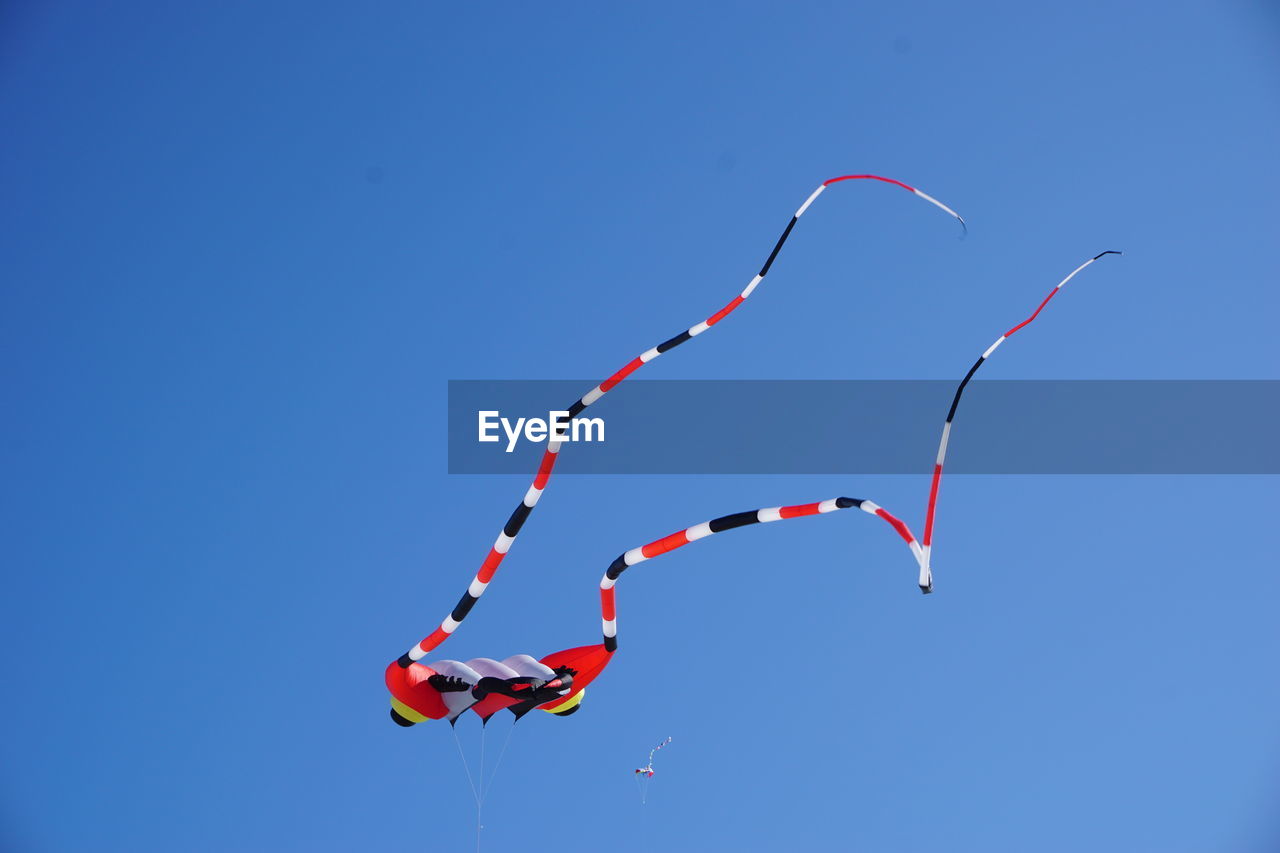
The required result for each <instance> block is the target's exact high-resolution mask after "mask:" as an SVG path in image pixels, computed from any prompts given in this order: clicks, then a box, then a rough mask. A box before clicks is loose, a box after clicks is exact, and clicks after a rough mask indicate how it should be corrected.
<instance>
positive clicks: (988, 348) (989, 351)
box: [982, 335, 1004, 358]
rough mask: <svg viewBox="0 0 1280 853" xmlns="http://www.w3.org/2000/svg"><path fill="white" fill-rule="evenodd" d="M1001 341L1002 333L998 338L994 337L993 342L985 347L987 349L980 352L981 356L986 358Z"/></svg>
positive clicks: (1002, 339) (1002, 341) (1002, 338)
mask: <svg viewBox="0 0 1280 853" xmlns="http://www.w3.org/2000/svg"><path fill="white" fill-rule="evenodd" d="M1002 343H1004V335H1001V336H1000V337H999V338H997V339H996V342H995V343H994V344H992V345H991V346H989V347H987V351H986V352H984V353H983V354H982V357H983V358H986V357H988V356H989V355H991V353H993V352H995V351H996V347H998V346H1000V345H1001V344H1002Z"/></svg>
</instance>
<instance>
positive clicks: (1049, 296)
mask: <svg viewBox="0 0 1280 853" xmlns="http://www.w3.org/2000/svg"><path fill="white" fill-rule="evenodd" d="M1060 289H1061V288H1057V287H1055V288H1054V289H1053V290H1051V291H1049V295H1048V296H1046V297H1045V298H1044V301H1043V302H1041V303H1040V307H1039V308H1036V310H1035V312H1034V313H1032V315H1031V316H1030V317H1028V318H1027V319H1025V320H1023V321H1022V322H1021V323H1019V324H1018V325H1016V326H1014V327H1013V328H1012V329H1010V330H1009V331H1007V332H1005V333H1004V336H1005V337H1006V338H1007V337H1009V336H1010V335H1012V334H1013V333H1014V332H1016V331H1018V330H1019V329H1021V328H1022V327H1023V326H1025V325H1027V324H1028V323H1030V322H1031V321H1032V320H1034V319H1035V318H1036V315H1037V314H1039V313H1040V312H1041V311H1042V310H1043V309H1044V306H1046V305H1048V304H1049V300H1050V299H1052V298H1053V297H1054V296H1056V295H1057V293H1058V291H1059V290H1060Z"/></svg>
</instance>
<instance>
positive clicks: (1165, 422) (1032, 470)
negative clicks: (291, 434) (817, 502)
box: [448, 380, 1280, 474]
mask: <svg viewBox="0 0 1280 853" xmlns="http://www.w3.org/2000/svg"><path fill="white" fill-rule="evenodd" d="M593 384H594V383H593V381H590V380H588V381H585V382H583V381H576V380H575V381H568V380H534V381H504V380H495V381H489V380H454V381H450V382H449V410H448V417H449V473H451V474H530V473H531V472H532V471H533V469H534V468H535V467H536V466H537V459H538V456H539V455H540V454H541V453H542V451H543V449H544V447H545V441H544V442H535V441H532V440H530V438H529V437H528V436H527V435H526V433H525V432H524V430H523V429H521V430H520V432H519V434H518V437H517V438H516V439H515V441H514V442H513V441H512V440H511V438H510V435H509V432H508V430H506V429H504V428H503V426H502V425H501V423H500V422H499V421H498V418H506V419H507V421H508V427H509V428H511V429H514V427H515V426H516V425H517V424H518V423H519V422H518V419H519V418H525V419H530V418H537V419H541V420H543V421H546V420H548V413H549V412H551V411H555V410H560V411H563V410H566V409H568V408H569V406H571V405H572V404H573V403H574V402H575V401H576V400H577V399H578V398H579V396H580V395H581V394H582V393H583V391H584V389H587V388H591V387H592V386H593ZM954 392H955V382H954V381H925V380H919V381H897V380H895V381H862V380H829V381H828V380H776V381H775V380H758V381H757V380H750V381H747V380H736V381H734V380H714V381H713V380H705V381H689V380H683V381H681V380H672V381H636V380H631V381H628V382H626V383H625V385H623V386H621V387H619V389H618V390H617V392H615V393H610V394H607V395H605V396H604V397H603V398H601V400H600V401H599V402H598V403H596V404H595V405H593V406H591V407H590V408H588V409H587V410H586V411H585V412H583V413H582V415H581V416H580V417H581V418H598V419H600V420H601V421H603V424H604V426H603V441H600V440H590V441H588V440H586V438H588V437H590V438H592V439H597V438H598V436H597V435H595V432H596V431H597V430H596V429H594V427H596V425H594V424H585V423H584V424H580V425H579V430H578V435H579V440H578V441H576V442H573V443H569V444H566V445H565V446H564V452H563V454H562V458H561V459H560V461H559V462H558V464H557V467H556V470H557V472H559V473H569V474H921V473H925V472H927V471H929V470H930V468H931V466H932V464H933V458H934V453H935V452H936V450H937V444H938V436H939V431H940V429H941V427H942V419H943V416H944V415H945V414H946V412H947V407H948V406H949V405H950V403H951V397H952V394H953V393H954ZM480 412H497V413H499V414H498V415H489V416H487V417H488V420H489V422H490V428H489V431H488V432H489V434H490V435H491V436H496V437H497V440H495V441H488V442H481V441H479V440H478V436H479V431H480V423H479V414H478V413H480ZM1278 416H1280V381H1276V380H1208V381H1204V380H1123V381H1094V380H1066V381H1008V380H1004V381H1000V380H997V381H986V382H984V381H975V382H974V383H972V384H971V385H970V386H969V389H968V390H967V391H966V392H965V397H964V400H963V402H962V403H961V405H960V410H959V413H958V415H957V416H956V423H955V427H954V429H953V431H952V436H951V449H950V452H949V455H948V457H947V470H948V471H949V472H950V473H956V474H1276V473H1280V451H1277V442H1276V434H1277V424H1278V423H1280V417H1278ZM527 423H528V422H527V421H526V424H527ZM535 426H536V425H535ZM588 426H590V427H592V428H593V429H592V430H591V432H592V434H591V435H590V436H588V435H587V429H586V428H587V427H588ZM533 434H534V436H535V437H536V436H537V434H538V430H537V429H534V432H533ZM508 447H511V448H512V449H511V452H508V451H507V448H508Z"/></svg>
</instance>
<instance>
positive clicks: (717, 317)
mask: <svg viewBox="0 0 1280 853" xmlns="http://www.w3.org/2000/svg"><path fill="white" fill-rule="evenodd" d="M745 299H746V297H745V296H735V297H734V298H733V301H732V302H730V303H729V304H728V305H726V306H724V307H723V308H721V309H720V310H719V311H717V312H716V313H714V314H712V315H711V316H710V317H708V318H707V325H708V326H714V325H715V324H716V323H719V322H720V321H721V320H723V319H724V318H725V317H727V316H728V315H729V312H730V311H732V310H733V309H734V308H737V307H738V306H739V305H741V304H742V302H743V300H745Z"/></svg>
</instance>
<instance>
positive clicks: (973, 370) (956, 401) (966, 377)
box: [947, 355, 987, 423]
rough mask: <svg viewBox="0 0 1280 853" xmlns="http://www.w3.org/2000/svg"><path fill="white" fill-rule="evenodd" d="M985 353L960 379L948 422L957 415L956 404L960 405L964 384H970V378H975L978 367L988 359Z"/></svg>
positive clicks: (948, 415)
mask: <svg viewBox="0 0 1280 853" xmlns="http://www.w3.org/2000/svg"><path fill="white" fill-rule="evenodd" d="M986 360H987V357H986V356H985V355H980V356H978V360H977V361H975V362H974V363H973V367H970V368H969V372H968V373H966V374H965V375H964V379H961V380H960V387H958V388H956V396H955V397H953V398H952V400H951V409H950V411H948V412H947V423H951V419H952V418H954V417H955V416H956V406H959V405H960V395H961V394H963V393H964V386H966V385H968V384H969V380H970V379H972V378H973V374H975V373H977V372H978V368H979V367H982V362H984V361H986Z"/></svg>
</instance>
